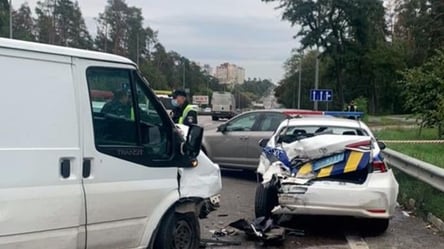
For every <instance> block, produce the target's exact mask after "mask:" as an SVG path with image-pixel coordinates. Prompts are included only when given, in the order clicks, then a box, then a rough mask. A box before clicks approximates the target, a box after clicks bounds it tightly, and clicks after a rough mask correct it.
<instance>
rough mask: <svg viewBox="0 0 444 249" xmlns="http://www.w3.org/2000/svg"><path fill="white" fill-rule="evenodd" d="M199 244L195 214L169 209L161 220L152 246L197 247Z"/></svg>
mask: <svg viewBox="0 0 444 249" xmlns="http://www.w3.org/2000/svg"><path fill="white" fill-rule="evenodd" d="M176 242H177V243H176ZM199 246H200V226H199V220H198V218H197V217H196V215H195V214H193V213H185V214H180V213H176V212H174V210H170V211H169V212H168V213H167V214H166V216H165V217H164V218H163V220H162V223H161V225H160V228H159V231H158V233H157V236H156V240H155V242H154V247H153V248H166V249H197V248H199Z"/></svg>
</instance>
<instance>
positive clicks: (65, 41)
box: [35, 0, 92, 49]
mask: <svg viewBox="0 0 444 249" xmlns="http://www.w3.org/2000/svg"><path fill="white" fill-rule="evenodd" d="M35 12H36V14H37V19H36V33H37V39H38V41H39V42H43V43H50V44H55V45H61V46H68V47H75V48H83V49H92V38H91V36H90V34H89V32H88V30H87V28H86V25H85V20H84V19H83V17H82V13H81V10H80V7H79V5H78V2H73V1H71V0H45V1H43V2H41V1H39V2H37V7H36V9H35Z"/></svg>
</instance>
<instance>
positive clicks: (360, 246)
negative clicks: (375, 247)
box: [345, 235, 370, 249]
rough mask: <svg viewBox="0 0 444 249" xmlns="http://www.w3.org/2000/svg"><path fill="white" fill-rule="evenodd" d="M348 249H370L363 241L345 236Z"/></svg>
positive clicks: (357, 237) (355, 236) (352, 236)
mask: <svg viewBox="0 0 444 249" xmlns="http://www.w3.org/2000/svg"><path fill="white" fill-rule="evenodd" d="M345 238H346V239H347V242H348V245H349V246H350V249H370V247H368V245H367V243H366V242H365V241H364V239H363V238H362V237H360V236H357V235H345Z"/></svg>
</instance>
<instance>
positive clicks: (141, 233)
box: [78, 62, 178, 248]
mask: <svg viewBox="0 0 444 249" xmlns="http://www.w3.org/2000/svg"><path fill="white" fill-rule="evenodd" d="M88 64H89V63H87V62H85V63H84V64H83V65H82V66H81V70H79V71H82V72H83V73H84V75H78V77H79V78H83V79H85V80H87V82H88V88H87V89H85V90H86V91H84V92H86V93H89V96H83V97H84V98H83V100H84V101H82V102H84V103H87V104H85V105H84V106H83V111H82V113H84V114H85V115H84V126H85V131H84V145H85V149H84V167H83V183H84V188H85V194H86V209H87V212H86V213H87V236H88V239H87V248H141V247H146V246H147V244H148V241H149V239H150V235H151V234H152V232H153V230H154V229H155V226H156V225H157V222H158V219H160V217H161V216H162V214H163V213H164V212H165V210H166V209H167V207H169V205H171V202H172V201H173V202H174V201H175V200H177V199H178V182H177V168H175V167H162V163H161V162H162V160H164V159H165V158H168V157H169V156H170V153H171V151H172V150H171V148H170V146H171V143H170V142H169V141H171V136H172V130H173V129H172V124H171V121H169V118H168V115H167V113H166V112H165V110H164V109H163V107H162V106H161V104H160V103H159V102H157V101H156V100H155V96H154V94H153V93H152V92H150V91H149V90H147V89H148V87H147V86H146V84H145V83H143V81H142V80H141V79H140V78H139V76H138V75H137V73H136V72H135V70H134V67H133V66H131V65H128V66H127V67H126V66H125V65H120V64H118V65H114V64H107V63H100V64H99V65H100V66H97V64H95V65H94V64H93V65H88ZM86 114H88V115H86ZM168 121H169V122H168Z"/></svg>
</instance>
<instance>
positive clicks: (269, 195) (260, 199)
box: [254, 183, 278, 218]
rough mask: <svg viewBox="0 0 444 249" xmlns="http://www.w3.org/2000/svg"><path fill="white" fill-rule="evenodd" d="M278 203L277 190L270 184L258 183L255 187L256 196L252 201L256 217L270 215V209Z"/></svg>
mask: <svg viewBox="0 0 444 249" xmlns="http://www.w3.org/2000/svg"><path fill="white" fill-rule="evenodd" d="M277 205H278V196H277V190H276V189H275V188H273V187H270V186H267V187H266V186H264V184H262V183H259V184H257V187H256V196H255V201H254V212H255V215H256V218H259V217H263V216H265V217H270V216H271V210H273V208H274V207H275V206H277Z"/></svg>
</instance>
